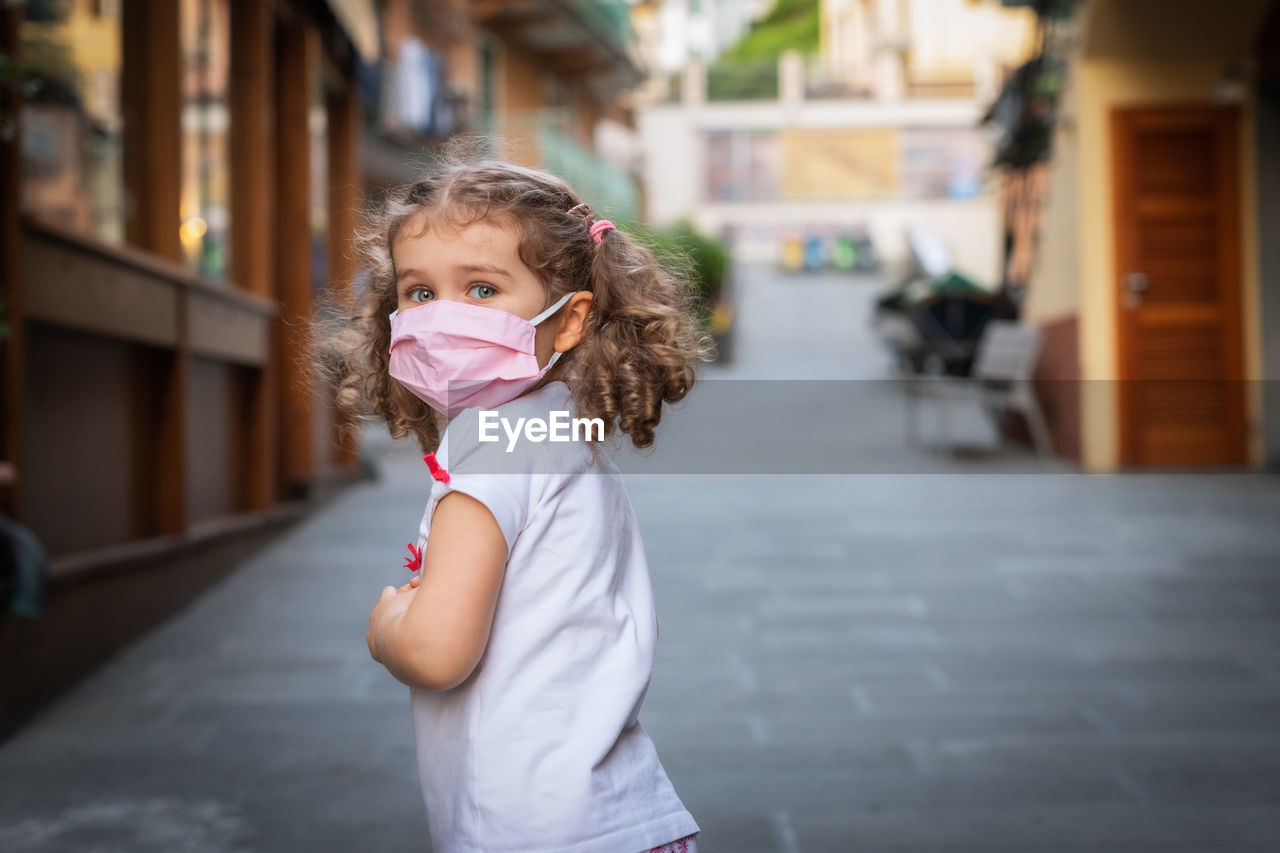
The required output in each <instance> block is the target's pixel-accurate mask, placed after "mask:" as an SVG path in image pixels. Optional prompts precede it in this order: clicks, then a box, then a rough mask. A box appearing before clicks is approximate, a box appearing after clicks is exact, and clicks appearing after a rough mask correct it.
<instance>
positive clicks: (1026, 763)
mask: <svg viewBox="0 0 1280 853" xmlns="http://www.w3.org/2000/svg"><path fill="white" fill-rule="evenodd" d="M876 286H877V285H876V284H875V282H874V281H872V280H869V279H864V280H842V279H839V278H836V277H822V278H818V279H812V280H810V279H786V278H779V277H777V276H775V275H773V274H771V273H770V272H769V271H765V270H750V271H747V272H746V273H745V274H744V276H743V277H742V279H741V281H740V282H739V288H740V293H739V295H740V306H739V313H738V317H737V323H738V329H739V333H740V338H739V340H738V341H737V350H736V352H737V354H738V355H739V356H740V358H739V360H738V362H737V363H736V364H735V365H734V366H733V367H731V368H718V369H716V370H713V371H709V374H708V375H709V376H710V377H712V378H724V379H729V378H736V379H742V378H793V379H794V378H821V379H859V380H863V379H874V378H875V377H878V376H881V375H883V370H884V365H885V359H884V356H883V355H882V354H881V353H880V352H879V350H878V349H877V348H876V346H875V344H874V342H872V341H871V340H870V336H869V332H868V331H867V326H866V322H865V318H866V306H867V305H868V303H869V300H870V298H871V295H872V294H873V293H874V290H875V288H876ZM799 312H804V313H803V314H801V313H799ZM873 387H875V388H876V389H878V390H877V391H876V392H875V393H876V394H881V395H884V402H883V404H882V405H876V406H866V407H865V408H866V411H865V412H864V415H863V416H862V417H860V418H859V419H858V421H857V422H856V423H854V424H851V425H850V426H849V430H850V442H851V444H850V447H852V448H855V450H851V451H850V452H856V453H857V454H858V455H859V456H862V455H866V456H869V457H872V458H877V459H880V460H886V459H887V460H890V464H888V465H886V466H884V467H883V469H882V470H879V471H878V472H877V473H862V474H849V475H845V476H833V475H817V474H774V475H766V474H758V473H745V474H742V475H732V474H698V473H692V474H684V475H676V474H664V475H633V476H630V478H629V479H630V487H631V493H632V500H633V503H634V505H635V508H636V511H637V513H638V515H639V517H640V521H641V524H642V527H643V530H644V533H645V542H646V546H647V550H648V555H649V560H650V568H651V574H652V578H653V584H654V589H655V593H656V596H657V599H658V613H659V619H660V626H661V632H660V633H661V636H660V648H659V656H658V662H657V669H656V674H655V677H654V680H653V684H652V687H651V689H650V691H649V693H648V697H647V700H646V703H645V706H644V709H643V711H642V713H641V717H640V719H641V722H642V723H643V724H644V726H645V727H646V728H647V729H648V730H649V732H650V734H651V735H652V737H653V739H654V741H655V742H656V744H657V746H658V751H659V754H660V755H661V756H662V758H663V760H664V764H665V766H666V768H667V771H668V773H669V775H670V776H671V778H672V780H673V782H674V784H675V786H676V790H677V791H678V792H679V794H680V795H681V797H682V798H683V800H684V802H685V804H686V805H687V806H688V808H689V809H690V811H691V812H692V813H693V814H694V816H695V818H696V819H697V820H698V822H699V823H700V825H701V827H702V830H703V832H702V836H701V837H700V839H699V849H700V850H701V851H704V853H797V851H802V852H803V853H826V851H832V853H838V851H921V852H922V853H923V851H940V850H948V851H950V850H970V851H1040V850H1046V851H1047V850H1053V851H1065V850H1078V851H1091V853H1092V851H1174V850H1185V851H1237V850H1241V851H1243V850H1259V851H1261V850H1276V849H1280V529H1277V524H1276V520H1277V519H1278V518H1280V480H1278V479H1277V478H1276V477H1275V476H1265V475H1228V474H1221V475H1180V476H1174V475H1142V476H1136V475H1125V476H1085V475H1080V474H1076V473H1073V472H1072V471H1071V469H1070V468H1068V467H1067V466H1065V465H1063V464H1060V463H1049V464H1042V463H1039V462H1036V461H1035V460H1033V459H1031V458H1030V457H1029V456H1028V455H1027V454H1026V452H1025V451H1022V450H1018V449H1012V450H996V449H992V450H991V451H990V452H988V453H982V454H977V455H973V454H970V455H966V456H964V457H962V458H957V457H953V456H948V455H943V454H936V453H935V454H926V453H922V452H921V451H919V450H916V449H911V448H909V447H907V446H906V445H905V443H904V442H903V440H902V436H901V428H902V423H901V412H900V408H899V406H898V405H896V402H897V401H895V400H893V399H892V386H890V385H888V384H887V383H874V386H873ZM957 422H958V423H960V424H961V426H960V427H959V428H960V429H962V430H969V431H970V434H969V437H970V438H971V439H972V440H973V441H975V442H981V441H984V440H990V441H994V438H993V437H991V436H984V435H983V434H982V430H983V429H984V428H985V424H984V423H983V422H982V421H981V419H980V418H978V417H977V416H976V414H975V416H974V417H972V418H970V419H969V420H968V421H965V420H964V418H959V419H958V421H957ZM368 452H370V453H373V454H376V455H377V456H378V458H379V459H380V460H381V470H382V477H381V478H380V480H379V481H378V482H376V483H372V484H367V485H362V486H359V487H357V488H353V489H351V490H349V491H347V492H346V493H344V494H342V495H341V496H339V497H338V498H336V499H335V500H333V501H332V502H331V503H329V504H328V505H326V506H325V507H324V508H323V509H322V510H321V511H320V512H318V513H317V514H315V515H314V516H312V517H310V518H309V519H307V520H306V521H304V522H302V523H301V524H299V525H298V526H296V527H294V528H293V529H291V530H290V531H289V532H288V533H287V534H286V535H284V536H283V537H281V539H279V540H278V541H277V542H276V543H274V545H273V546H271V547H270V548H269V549H267V550H265V551H263V552H261V553H259V554H258V555H256V556H255V557H254V558H253V559H251V560H249V561H247V562H246V563H245V564H244V565H243V567H242V568H241V569H239V571H237V572H236V573H235V574H234V575H232V576H231V577H229V578H228V579H227V580H226V581H225V582H223V583H221V584H220V585H218V586H217V587H216V588H214V589H213V590H212V591H211V592H209V593H208V594H206V595H205V596H203V597H202V598H201V599H200V600H199V601H197V602H196V603H195V604H193V605H192V606H190V607H189V608H187V609H186V610H184V611H183V612H181V613H179V614H177V615H176V616H175V617H174V618H173V619H171V620H170V621H169V622H167V623H166V624H164V625H163V626H161V627H160V628H159V629H157V630H155V631H154V632H152V633H150V634H149V635H147V636H146V637H144V638H143V639H142V640H140V641H139V642H137V643H135V644H134V645H132V646H131V647H129V648H128V649H127V650H125V652H123V653H122V654H121V655H119V656H118V657H116V658H115V659H113V660H112V661H111V662H110V663H109V664H108V665H107V666H105V667H104V668H103V669H102V670H100V671H99V672H98V673H96V674H95V675H94V676H93V677H91V678H90V679H88V680H86V681H85V682H83V683H82V684H80V685H79V686H77V687H76V688H75V689H74V690H72V691H71V692H70V693H68V694H67V695H66V696H65V697H64V698H63V700H62V701H61V702H59V703H58V704H57V705H56V706H55V707H54V708H52V709H51V710H50V711H49V712H48V713H46V714H45V715H44V716H42V717H41V718H40V719H39V720H38V721H37V722H36V723H34V724H33V725H32V726H30V727H29V728H28V729H26V730H24V731H22V732H20V733H19V734H18V735H17V736H16V737H15V738H13V739H12V740H11V741H9V742H7V743H5V744H3V745H0V850H4V851H6V853H26V851H90V850H91V851H101V853H116V852H117V851H119V853H123V852H124V851H129V853H151V851H156V853H159V851H175V850H189V851H295V850H297V851H303V850H305V851H359V853H363V852H364V851H376V852H377V853H381V852H382V851H385V853H395V851H423V850H426V849H428V845H427V841H426V827H425V823H424V817H423V809H422V804H421V802H420V799H419V791H418V785H417V779H416V767H415V764H414V754H413V738H412V731H411V725H410V718H409V707H408V695H407V689H406V688H404V687H403V686H402V685H400V684H398V683H397V682H395V681H394V680H393V679H392V678H391V677H390V676H389V675H387V674H386V673H385V672H383V671H382V670H381V668H380V667H378V666H377V665H376V664H374V663H372V662H371V661H370V660H369V659H368V656H367V652H366V650H365V647H364V631H365V627H366V623H367V615H368V611H369V609H370V608H371V607H372V605H373V603H374V601H375V600H376V598H377V594H378V590H379V589H380V588H381V587H382V586H383V585H384V584H387V583H398V582H399V581H400V580H401V576H402V574H403V570H402V569H400V568H399V565H400V562H401V552H402V551H403V550H404V543H405V542H406V541H408V540H409V539H410V538H411V537H412V535H413V532H414V531H415V530H416V525H417V521H418V518H419V516H420V514H421V511H422V504H423V501H424V500H425V494H426V488H427V481H426V477H425V472H424V471H423V470H422V468H421V463H420V461H419V459H418V457H417V455H416V454H415V453H413V452H412V450H411V449H410V448H394V447H391V446H390V445H389V444H388V442H386V441H384V440H378V441H372V442H370V447H369V451H368ZM894 460H897V461H894ZM895 466H897V467H895ZM631 470H636V469H634V468H632V469H631ZM908 470H909V471H911V473H907V471H908ZM619 853H634V851H619Z"/></svg>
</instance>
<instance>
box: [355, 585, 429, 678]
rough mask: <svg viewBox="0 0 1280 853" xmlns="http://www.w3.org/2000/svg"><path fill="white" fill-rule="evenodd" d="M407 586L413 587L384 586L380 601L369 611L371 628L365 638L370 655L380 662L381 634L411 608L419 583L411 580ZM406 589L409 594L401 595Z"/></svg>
mask: <svg viewBox="0 0 1280 853" xmlns="http://www.w3.org/2000/svg"><path fill="white" fill-rule="evenodd" d="M415 580H416V578H415ZM405 586H406V587H411V588H410V589H408V590H398V589H396V588H395V587H393V586H384V587H383V588H382V595H381V596H379V597H378V603H377V604H376V605H374V608H373V610H372V612H370V613H369V630H368V632H367V633H366V634H365V638H364V639H365V642H366V643H367V644H368V646H369V655H370V656H371V657H372V658H373V659H374V660H376V661H377V662H378V663H382V657H381V655H380V654H379V653H378V637H379V634H380V633H382V631H383V630H385V628H386V626H388V625H390V624H391V623H392V621H393V620H395V619H398V618H399V617H401V616H403V615H404V612H405V611H406V610H408V609H409V605H410V604H412V603H413V599H414V594H415V593H416V592H417V585H416V584H414V583H413V581H409V583H407V584H405ZM404 591H407V592H408V593H409V594H408V595H401V594H400V593H401V592H404Z"/></svg>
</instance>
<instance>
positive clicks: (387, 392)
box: [316, 155, 711, 451]
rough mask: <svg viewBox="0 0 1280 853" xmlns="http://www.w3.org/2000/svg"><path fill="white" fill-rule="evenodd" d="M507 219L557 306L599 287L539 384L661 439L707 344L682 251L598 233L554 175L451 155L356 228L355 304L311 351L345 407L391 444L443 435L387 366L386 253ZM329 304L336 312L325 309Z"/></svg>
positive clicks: (581, 412)
mask: <svg viewBox="0 0 1280 853" xmlns="http://www.w3.org/2000/svg"><path fill="white" fill-rule="evenodd" d="M479 220H491V221H498V222H503V223H509V224H513V225H514V226H515V227H516V229H517V233H518V234H519V255H520V259H521V261H522V262H523V263H524V264H525V265H526V266H527V267H529V269H530V270H532V271H533V272H534V273H535V274H536V275H537V276H538V278H539V280H540V281H541V282H542V283H543V285H544V286H545V287H546V289H547V299H546V304H547V305H548V306H549V305H551V304H553V303H554V302H555V301H556V300H558V299H559V298H560V297H562V296H563V295H564V294H566V293H571V292H573V291H579V290H586V291H590V292H591V293H592V294H593V297H592V301H591V307H590V310H589V312H588V315H587V319H586V326H585V329H584V331H583V336H582V339H581V340H580V341H579V343H578V344H577V345H576V346H575V347H573V348H572V349H571V350H569V351H568V352H566V353H564V354H563V355H562V356H561V358H560V361H559V362H558V363H557V364H556V367H555V368H554V369H553V370H552V371H551V372H550V373H548V375H547V377H546V379H545V380H544V381H552V380H554V379H564V380H565V381H566V382H567V383H568V385H569V387H570V389H571V393H572V396H573V401H574V406H575V407H576V409H577V412H576V414H577V415H578V416H579V417H585V418H600V419H601V420H602V421H603V422H604V436H605V438H606V439H609V438H611V437H613V436H614V435H615V434H617V433H619V432H620V433H624V434H626V435H627V436H629V437H630V438H631V441H632V442H633V443H634V444H635V446H636V447H639V448H646V447H649V446H651V445H652V444H653V440H654V428H655V427H657V425H658V422H659V420H661V417H662V404H663V402H664V401H665V402H667V403H675V402H678V401H679V400H681V399H683V398H684V397H685V395H686V394H688V393H689V391H690V389H691V388H692V387H693V383H694V379H695V370H694V364H695V362H697V361H703V360H707V359H708V358H709V354H710V352H711V347H710V342H709V338H708V336H706V335H704V334H702V333H701V332H700V328H699V325H698V323H697V321H696V319H695V314H694V311H695V298H696V297H695V289H694V288H693V287H692V285H691V283H690V277H689V272H688V267H687V265H685V264H682V262H681V259H679V258H672V257H667V256H663V257H662V258H661V260H659V259H658V258H657V257H655V255H654V253H653V252H652V251H651V250H650V249H649V248H648V247H646V246H645V245H643V244H641V243H640V242H639V241H637V240H636V239H634V238H632V237H631V236H629V235H628V234H626V233H624V232H622V231H620V230H610V231H606V232H604V234H603V236H602V239H601V241H600V242H599V244H597V243H596V242H595V240H594V239H593V238H592V237H591V235H590V233H589V231H588V228H589V226H590V225H591V224H592V219H591V213H590V209H589V208H588V207H587V206H586V205H585V204H584V203H583V202H582V199H580V198H579V197H578V196H577V195H576V194H575V193H574V192H573V190H572V189H570V188H569V186H568V185H567V184H566V183H565V182H564V181H562V180H560V179H559V178H557V177H556V176H554V175H552V174H549V173H547V172H543V171H539V170H536V169H529V168H525V167H522V166H516V165H513V164H510V163H505V162H501V161H497V160H476V159H473V158H468V157H465V156H459V155H446V156H445V157H444V158H442V159H441V160H440V161H439V162H438V163H437V164H436V165H435V167H434V168H432V169H431V170H430V171H429V173H428V174H427V175H425V176H424V177H423V178H422V179H421V180H419V181H417V182H415V183H413V184H409V185H407V186H403V187H400V188H398V189H396V190H394V191H392V192H391V193H390V194H389V195H388V196H387V199H386V201H385V203H384V204H383V205H382V207H381V209H380V210H378V211H377V213H376V214H374V215H373V216H372V217H370V218H369V219H368V220H367V221H366V223H365V224H364V226H363V227H362V228H361V229H360V231H359V232H358V233H357V236H356V246H357V248H358V249H359V251H360V254H361V256H362V261H363V268H364V269H365V270H366V271H367V275H368V278H367V286H366V287H365V288H364V293H363V295H362V297H361V298H360V300H359V302H358V305H357V306H356V307H355V308H354V310H347V311H341V310H337V311H336V313H337V316H330V318H329V321H328V322H327V323H324V322H322V324H321V325H322V326H327V331H325V330H324V329H322V330H321V334H319V335H318V336H317V339H316V348H317V359H318V362H319V364H320V366H321V368H322V370H323V371H324V372H325V373H326V374H327V375H328V376H329V378H330V379H331V380H333V381H334V382H335V384H336V386H337V403H338V406H339V408H340V409H342V410H343V411H344V412H345V413H346V414H348V415H351V416H353V417H352V422H355V421H356V419H359V418H365V419H368V418H370V417H376V418H380V419H382V420H384V421H385V422H386V424H387V427H388V429H389V430H390V432H391V435H392V437H393V438H397V439H399V438H405V437H408V436H414V437H416V438H417V440H418V443H419V444H420V445H421V446H422V448H423V449H424V450H425V451H433V450H435V449H436V447H437V446H438V445H439V443H440V434H441V426H442V424H443V416H442V415H440V414H439V413H437V412H435V411H434V410H432V409H431V408H430V407H429V406H427V404H426V403H425V402H423V401H422V400H420V399H419V398H418V397H416V396H414V395H413V394H412V393H411V392H409V391H408V390H407V389H406V388H405V387H404V386H402V385H401V384H400V383H399V382H397V381H396V380H395V379H393V378H392V377H391V374H390V373H389V372H388V363H389V359H390V347H391V325H390V321H389V320H388V319H387V318H388V315H389V314H390V313H391V312H392V311H394V310H395V309H396V307H397V292H396V276H395V269H394V267H393V264H392V255H391V250H392V247H393V246H394V244H395V241H396V239H397V238H399V237H400V236H402V235H405V234H407V233H408V232H407V231H406V229H408V228H417V229H418V231H417V232H416V233H418V234H421V233H425V232H426V229H428V228H430V227H431V226H432V225H433V224H437V223H441V222H447V223H448V224H450V225H453V226H463V225H466V224H469V223H472V222H476V221H479ZM328 307H329V310H330V312H331V314H332V313H334V312H335V306H334V305H333V304H330V305H329V306H328Z"/></svg>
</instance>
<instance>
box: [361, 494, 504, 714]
mask: <svg viewBox="0 0 1280 853" xmlns="http://www.w3.org/2000/svg"><path fill="white" fill-rule="evenodd" d="M506 564H507V543H506V539H505V538H504V537H503V535H502V529H501V528H500V527H498V522H497V521H495V520H494V518H493V515H492V513H490V512H489V510H488V508H487V507H485V505H484V504H482V503H480V501H478V500H476V499H475V498H473V497H471V496H470V495H467V494H464V493H462V492H450V493H449V494H447V495H445V496H444V497H443V498H441V499H440V502H439V503H438V504H437V505H436V508H435V512H434V514H433V515H432V517H431V536H430V537H429V538H428V540H427V548H426V551H425V553H424V554H423V556H422V569H421V570H420V573H419V574H420V577H421V582H420V584H419V585H418V587H417V588H416V589H410V590H409V591H408V592H405V593H403V594H397V595H392V596H384V598H383V600H382V601H380V602H379V603H378V607H377V608H375V610H374V613H373V616H372V619H371V621H372V622H373V623H374V624H373V627H372V634H373V635H374V636H373V641H372V642H371V643H370V647H371V649H372V648H374V647H376V650H377V652H376V657H377V659H378V660H379V661H380V662H381V663H382V664H383V665H384V666H385V667H386V668H387V670H388V671H390V672H391V674H392V675H393V676H395V677H396V678H397V679H398V680H399V681H401V682H403V683H405V684H408V685H410V686H414V687H418V688H421V689H424V690H448V689H450V688H452V687H456V686H457V685H459V684H461V683H462V682H463V681H465V680H466V678H467V676H469V675H470V674H471V672H472V670H474V669H475V667H476V664H477V663H478V662H479V661H480V656H481V655H482V654H483V653H484V648H485V645H486V644H487V643H488V640H489V629H490V627H491V625H492V624H493V611H494V608H495V606H496V605H497V601H498V592H499V590H500V589H501V588H502V578H503V575H504V573H505V571H506ZM379 609H383V613H382V614H379V613H378V610H379Z"/></svg>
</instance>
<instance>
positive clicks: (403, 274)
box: [396, 269, 421, 281]
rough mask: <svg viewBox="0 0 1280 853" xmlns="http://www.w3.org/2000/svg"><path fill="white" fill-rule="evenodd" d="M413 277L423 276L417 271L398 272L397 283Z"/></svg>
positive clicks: (404, 270) (405, 270)
mask: <svg viewBox="0 0 1280 853" xmlns="http://www.w3.org/2000/svg"><path fill="white" fill-rule="evenodd" d="M411 275H421V273H419V272H418V271H417V270H415V269H403V270H396V281H400V280H402V279H405V278H408V277H409V276H411Z"/></svg>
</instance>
